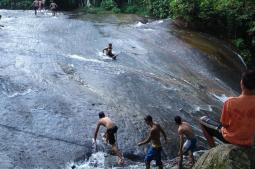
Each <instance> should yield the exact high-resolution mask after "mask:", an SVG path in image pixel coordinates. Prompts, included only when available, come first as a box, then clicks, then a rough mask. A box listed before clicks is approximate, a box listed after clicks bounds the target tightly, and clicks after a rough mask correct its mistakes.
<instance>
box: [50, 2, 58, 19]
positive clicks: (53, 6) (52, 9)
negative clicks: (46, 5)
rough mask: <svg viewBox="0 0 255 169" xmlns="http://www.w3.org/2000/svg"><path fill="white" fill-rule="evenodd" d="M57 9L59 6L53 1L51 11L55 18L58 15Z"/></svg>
mask: <svg viewBox="0 0 255 169" xmlns="http://www.w3.org/2000/svg"><path fill="white" fill-rule="evenodd" d="M57 8H58V5H57V4H56V3H55V2H54V1H51V3H50V10H51V11H52V15H53V16H55V15H56V12H57Z"/></svg>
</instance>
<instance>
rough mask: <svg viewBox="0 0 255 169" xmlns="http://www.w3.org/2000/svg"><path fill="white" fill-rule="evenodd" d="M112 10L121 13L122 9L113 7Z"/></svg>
mask: <svg viewBox="0 0 255 169" xmlns="http://www.w3.org/2000/svg"><path fill="white" fill-rule="evenodd" d="M112 12H114V13H120V12H121V10H120V8H118V7H114V8H112Z"/></svg>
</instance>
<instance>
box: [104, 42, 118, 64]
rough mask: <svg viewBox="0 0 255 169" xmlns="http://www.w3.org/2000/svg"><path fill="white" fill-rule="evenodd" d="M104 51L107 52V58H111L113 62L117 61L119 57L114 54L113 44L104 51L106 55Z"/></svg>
mask: <svg viewBox="0 0 255 169" xmlns="http://www.w3.org/2000/svg"><path fill="white" fill-rule="evenodd" d="M104 51H106V55H107V56H109V57H111V58H112V59H113V60H116V57H117V55H114V54H113V53H112V44H111V43H109V45H108V47H107V48H105V49H103V53H104Z"/></svg>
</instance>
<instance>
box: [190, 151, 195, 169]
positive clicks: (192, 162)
mask: <svg viewBox="0 0 255 169" xmlns="http://www.w3.org/2000/svg"><path fill="white" fill-rule="evenodd" d="M189 161H190V163H191V166H193V165H194V163H195V161H194V156H193V151H191V150H190V151H189Z"/></svg>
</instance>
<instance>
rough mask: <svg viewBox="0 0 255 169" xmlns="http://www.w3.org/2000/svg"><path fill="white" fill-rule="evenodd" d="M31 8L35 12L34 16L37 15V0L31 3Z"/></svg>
mask: <svg viewBox="0 0 255 169" xmlns="http://www.w3.org/2000/svg"><path fill="white" fill-rule="evenodd" d="M32 7H33V9H34V11H35V15H37V10H38V8H39V1H38V0H34V1H33V3H32Z"/></svg>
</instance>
